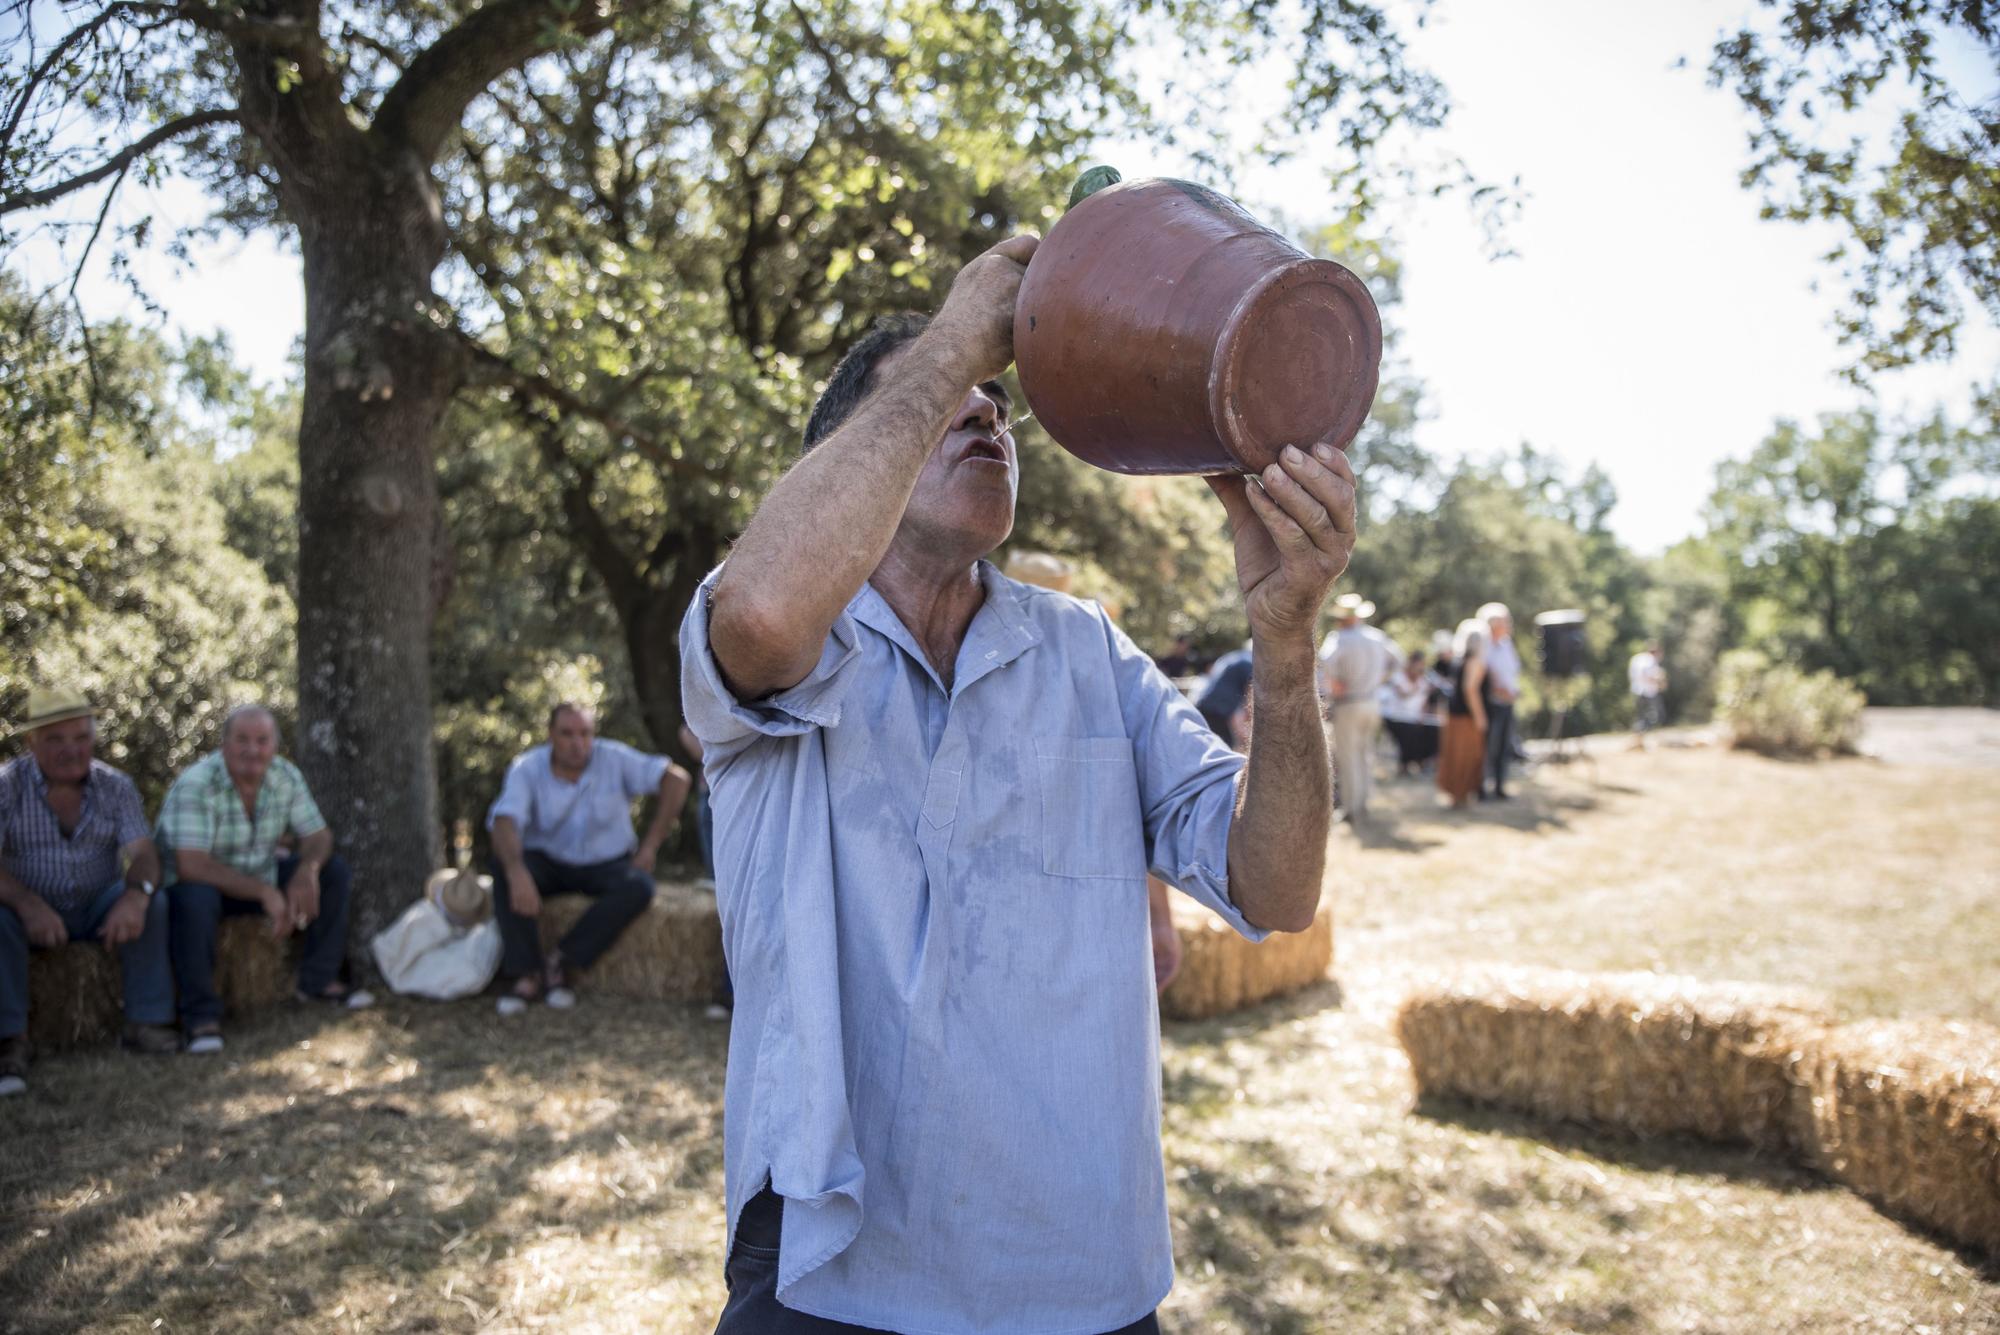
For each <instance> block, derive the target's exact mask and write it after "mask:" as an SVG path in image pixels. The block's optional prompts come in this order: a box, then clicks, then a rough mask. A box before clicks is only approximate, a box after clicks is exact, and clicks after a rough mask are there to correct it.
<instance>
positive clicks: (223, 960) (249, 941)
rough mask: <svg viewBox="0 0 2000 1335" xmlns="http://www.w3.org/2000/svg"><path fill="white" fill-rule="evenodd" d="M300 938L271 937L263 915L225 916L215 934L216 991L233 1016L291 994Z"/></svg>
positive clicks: (268, 1004) (268, 924)
mask: <svg viewBox="0 0 2000 1335" xmlns="http://www.w3.org/2000/svg"><path fill="white" fill-rule="evenodd" d="M298 940H299V938H298V937H297V936H292V937H289V938H287V939H286V940H283V941H278V940H274V939H273V938H272V936H271V923H270V920H269V919H268V918H266V917H265V916H264V915H263V914H261V913H259V914H254V915H252V914H247V913H246V914H241V915H238V916H233V917H228V918H224V919H223V920H222V925H221V927H220V928H219V929H218V930H217V932H216V936H215V991H216V994H217V995H218V996H220V997H221V998H222V1004H223V1006H224V1007H225V1008H227V1010H228V1013H229V1014H230V1015H232V1016H235V1015H242V1014H244V1013H246V1012H248V1011H253V1010H260V1009H262V1008H264V1007H266V1006H274V1005H276V1004H277V1003H278V1002H280V1001H283V1000H285V999H286V998H287V997H289V996H291V995H292V983H293V977H294V974H295V972H296V968H297V961H296V959H295V954H296V950H297V946H296V943H297V942H298Z"/></svg>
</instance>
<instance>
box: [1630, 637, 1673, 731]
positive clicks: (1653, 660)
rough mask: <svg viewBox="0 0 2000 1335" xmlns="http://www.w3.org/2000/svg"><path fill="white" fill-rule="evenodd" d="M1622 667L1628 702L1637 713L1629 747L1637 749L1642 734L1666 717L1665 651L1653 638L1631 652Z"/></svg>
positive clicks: (1665, 719) (1655, 726)
mask: <svg viewBox="0 0 2000 1335" xmlns="http://www.w3.org/2000/svg"><path fill="white" fill-rule="evenodd" d="M1626 671H1627V674H1628V676H1629V678H1630V680H1631V684H1632V703H1633V705H1634V707H1635V713H1636V714H1637V722H1636V723H1635V724H1634V725H1633V728H1632V747H1633V749H1634V750H1640V749H1643V748H1644V747H1646V746H1647V744H1648V743H1647V739H1646V734H1647V733H1649V732H1652V731H1653V730H1654V729H1655V728H1658V727H1660V726H1661V725H1662V724H1664V723H1665V722H1666V721H1667V666H1666V655H1665V654H1664V653H1662V652H1661V650H1660V646H1659V642H1658V641H1654V642H1653V643H1651V644H1648V645H1647V646H1646V647H1645V648H1643V649H1641V650H1640V651H1639V652H1638V653H1636V654H1633V655H1632V662H1631V663H1630V665H1629V666H1628V667H1627V669H1626Z"/></svg>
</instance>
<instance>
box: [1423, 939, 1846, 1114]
mask: <svg viewBox="0 0 2000 1335" xmlns="http://www.w3.org/2000/svg"><path fill="white" fill-rule="evenodd" d="M1829 1023H1830V1021H1829V1020H1828V1019H1827V1018H1826V1007H1825V1005H1824V1003H1823V1002H1822V1001H1821V1000H1820V999H1819V998H1817V997H1815V996H1813V995H1811V994H1809V993H1804V992H1799V991H1794V990H1790V989H1780V988H1771V987H1760V986H1754V985H1749V984H1734V983H1699V982H1696V981H1694V980H1692V979H1688V978H1679V977H1672V976H1667V975H1661V974H1579V973H1567V972H1561V971H1552V970H1527V969H1521V970H1504V971H1503V970H1489V971H1480V972H1474V973H1468V974H1464V975H1460V976H1458V977H1456V978H1454V979H1451V980H1449V981H1447V982H1444V983H1442V984H1439V985H1436V986H1431V987H1425V988H1420V989H1418V990H1417V991H1416V992H1414V993H1413V994H1412V995H1410V996H1409V997H1408V998H1406V999H1405V1000H1404V1002H1403V1004H1402V1006H1401V1008H1400V1009H1399V1010H1398V1012H1397V1014H1396V1022H1395V1027H1396V1037H1397V1039H1398V1040H1399V1041H1400V1042H1401V1043H1402V1045H1403V1051H1404V1052H1405V1053H1406V1054H1407V1055H1408V1056H1409V1059H1410V1067H1411V1070H1412V1072H1413V1073H1414V1074H1415V1076H1416V1082H1417V1089H1418V1092H1419V1094H1421V1095H1443V1096H1454V1097H1458V1098H1465V1099H1471V1100H1473V1101H1475V1102H1481V1103H1491V1104H1497V1105H1499V1106H1502V1107H1507V1108H1514V1109H1518V1110H1520V1111H1523V1112H1530V1113H1534V1114H1537V1115H1540V1116H1544V1117H1551V1118H1558V1119H1562V1120H1565V1121H1574V1122H1583V1123H1588V1124H1590V1125H1594V1126H1598V1127H1602V1128H1606V1129H1610V1130H1615V1131H1621V1132H1627V1133H1630V1134H1633V1135H1639V1136H1649V1135H1666V1134H1686V1135H1695V1136H1701V1137H1704V1138H1706V1139H1709V1140H1715V1141H1720V1142H1723V1143H1728V1144H1747V1145H1751V1146H1755V1147H1757V1148H1760V1149H1771V1150H1786V1151H1789V1150H1790V1149H1791V1148H1792V1147H1793V1146H1794V1144H1795V1142H1796V1118H1797V1112H1796V1104H1797V1090H1798V1089H1799V1087H1800V1085H1801V1083H1802V1081H1803V1073H1802V1071H1801V1070H1800V1066H1801V1063H1802V1061H1803V1060H1804V1053H1805V1051H1806V1049H1807V1048H1808V1047H1809V1045H1810V1044H1811V1043H1812V1042H1813V1041H1814V1039H1815V1038H1816V1037H1817V1036H1818V1035H1819V1034H1820V1033H1821V1032H1823V1030H1824V1028H1825V1027H1826V1026H1827V1025H1828V1024H1829Z"/></svg>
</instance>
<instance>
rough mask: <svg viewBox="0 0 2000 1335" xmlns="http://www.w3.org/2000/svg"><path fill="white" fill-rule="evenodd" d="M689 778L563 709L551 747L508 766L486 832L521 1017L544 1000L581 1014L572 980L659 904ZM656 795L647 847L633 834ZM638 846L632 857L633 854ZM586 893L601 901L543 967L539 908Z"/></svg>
mask: <svg viewBox="0 0 2000 1335" xmlns="http://www.w3.org/2000/svg"><path fill="white" fill-rule="evenodd" d="M690 782H691V780H690V779H689V776H688V772H687V771H686V770H684V769H682V768H681V767H680V766H679V765H676V764H674V763H673V762H672V761H670V760H668V759H667V758H666V757H665V756H649V755H647V754H646V753H645V752H643V751H637V750H634V749H633V748H632V747H629V746H627V745H625V743H623V742H613V741H599V740H598V738H597V716H596V715H595V714H593V713H592V712H591V711H590V710H588V709H586V708H584V707H583V706H582V705H576V704H571V703H569V702H567V701H565V702H564V703H562V704H559V705H557V706H556V707H555V708H554V709H552V710H550V711H549V740H548V742H547V743H546V744H544V745H542V746H537V747H532V748H530V749H529V750H527V751H525V752H523V753H522V754H521V755H520V756H519V757H517V758H516V759H515V761H514V763H513V764H512V765H511V766H509V767H508V770H507V780H506V783H505V784H504V785H503V786H502V787H501V789H500V796H499V797H498V798H497V799H495V800H494V803H493V806H492V809H491V810H489V811H488V812H487V813H486V828H487V830H488V831H490V832H491V834H492V836H493V909H494V917H495V918H496V919H498V921H499V923H500V938H501V940H502V942H504V943H505V944H504V950H505V953H504V954H503V955H502V956H501V960H500V972H501V973H502V974H504V975H506V976H507V977H509V978H512V979H513V980H514V986H513V990H512V991H510V992H508V993H507V995H505V996H503V997H501V998H500V1013H501V1014H502V1015H518V1014H520V1013H521V1012H522V1011H523V1010H525V1009H526V1008H527V1006H528V1003H530V1002H532V1001H534V1000H536V999H537V998H539V999H541V1000H543V1001H546V1002H547V1003H548V1004H549V1005H550V1006H552V1007H554V1008H555V1009H557V1010H567V1009H569V1008H570V1007H571V1006H574V1005H575V1004H576V994H575V993H573V992H571V991H570V989H569V983H568V970H570V969H573V968H574V969H587V968H589V967H590V966H591V964H592V963H593V962H595V961H596V959H597V957H598V956H599V955H602V954H603V953H604V952H605V951H606V950H608V949H610V948H611V943H612V942H614V941H616V940H617V939H618V935H619V933H621V932H623V931H624V930H625V928H626V927H627V925H629V924H630V923H631V921H632V919H634V918H636V917H638V916H639V915H640V914H641V913H643V912H645V910H646V905H648V904H650V903H652V902H653V864H654V863H655V862H656V861H658V860H659V856H660V845H661V843H662V842H663V841H664V840H665V839H666V837H667V832H668V831H669V830H671V829H673V827H674V822H675V821H676V820H677V819H679V817H680V814H681V806H682V804H683V803H685V802H686V801H687V795H688V785H689V783H690ZM647 793H658V794H659V799H660V800H659V804H658V805H657V806H656V807H654V809H653V823H652V825H651V826H649V827H648V828H647V830H646V837H645V838H644V839H638V838H637V837H636V836H635V835H634V834H633V832H632V801H633V799H634V798H639V797H644V796H645V795H646V794H647ZM635 846H636V847H635ZM548 895H589V896H590V897H591V898H592V899H594V900H595V901H596V902H595V903H593V904H592V905H591V906H590V908H589V910H588V911H586V912H585V913H584V915H583V916H582V917H581V918H579V919H577V922H576V925H575V926H574V927H572V928H570V929H569V932H568V934H566V935H565V936H564V937H563V939H562V943H561V944H560V945H558V946H557V947H556V949H555V952H554V953H553V954H551V955H550V956H549V957H548V958H547V959H543V958H542V941H541V930H540V927H539V925H538V924H537V922H536V919H537V918H539V917H540V916H541V912H542V900H543V898H544V897H545V896H548Z"/></svg>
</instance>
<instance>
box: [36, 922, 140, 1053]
mask: <svg viewBox="0 0 2000 1335" xmlns="http://www.w3.org/2000/svg"><path fill="white" fill-rule="evenodd" d="M124 993H125V989H124V987H123V986H122V984H121V983H120V980H119V975H118V957H117V956H116V955H114V954H112V953H111V952H110V951H108V950H106V949H105V948H104V947H103V945H102V944H100V943H98V942H95V941H73V942H71V943H70V944H69V945H66V946H59V947H57V948H56V949H54V950H31V951H29V952H28V1039H29V1041H30V1042H32V1043H33V1044H34V1045H35V1047H36V1048H37V1049H38V1050H40V1051H42V1052H60V1051H62V1050H63V1049H64V1048H74V1047H80V1046H82V1045H84V1044H88V1043H101V1042H103V1041H105V1040H106V1039H111V1038H116V1037H117V1036H118V1030H119V1026H120V1025H121V1024H123V1023H124V1012H123V1011H122V1009H121V1007H122V1006H123V1004H124V1001H123V998H124Z"/></svg>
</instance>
